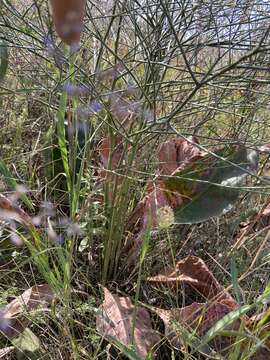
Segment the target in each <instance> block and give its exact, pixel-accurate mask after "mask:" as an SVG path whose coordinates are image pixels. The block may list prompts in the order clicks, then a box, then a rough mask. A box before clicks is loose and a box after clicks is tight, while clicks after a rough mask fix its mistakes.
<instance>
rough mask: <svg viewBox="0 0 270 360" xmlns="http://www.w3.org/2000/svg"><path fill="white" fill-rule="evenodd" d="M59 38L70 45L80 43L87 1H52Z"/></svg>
mask: <svg viewBox="0 0 270 360" xmlns="http://www.w3.org/2000/svg"><path fill="white" fill-rule="evenodd" d="M50 2H51V6H52V15H53V22H54V25H55V28H56V31H57V33H58V35H59V37H60V38H61V39H62V40H63V41H64V42H65V43H66V44H68V45H72V44H75V43H79V41H80V35H81V32H82V29H83V18H84V14H85V5H86V0H50Z"/></svg>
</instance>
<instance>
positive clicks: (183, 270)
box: [147, 256, 237, 310]
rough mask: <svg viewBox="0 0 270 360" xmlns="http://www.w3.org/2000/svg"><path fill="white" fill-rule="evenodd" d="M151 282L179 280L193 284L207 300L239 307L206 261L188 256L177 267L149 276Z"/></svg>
mask: <svg viewBox="0 0 270 360" xmlns="http://www.w3.org/2000/svg"><path fill="white" fill-rule="evenodd" d="M147 281H149V282H156V283H165V284H175V283H177V282H181V283H185V284H188V285H191V286H192V287H193V288H194V289H195V290H197V291H198V292H199V293H200V294H201V295H202V296H204V297H205V298H206V299H207V300H213V299H215V300H217V301H218V302H222V303H223V304H226V305H227V306H228V307H229V308H230V309H231V310H232V309H235V308H236V307H237V303H236V301H235V300H234V299H233V298H232V297H231V295H230V294H229V293H228V292H227V291H225V289H224V287H223V286H221V285H220V284H219V282H218V281H217V280H216V278H215V277H214V275H213V274H212V272H211V271H210V270H209V269H208V267H207V266H206V264H205V262H204V261H203V260H202V259H200V258H198V257H196V256H188V257H186V258H185V259H183V260H181V261H178V263H177V264H176V266H175V268H166V269H164V270H163V271H162V272H161V273H160V274H159V275H157V276H154V277H149V278H147Z"/></svg>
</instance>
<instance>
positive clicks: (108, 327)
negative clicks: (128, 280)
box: [96, 288, 160, 357]
mask: <svg viewBox="0 0 270 360" xmlns="http://www.w3.org/2000/svg"><path fill="white" fill-rule="evenodd" d="M100 310H101V311H102V315H98V316H97V319H96V328H97V331H98V332H99V333H100V334H101V335H102V336H104V337H105V338H106V337H107V338H108V337H109V336H113V337H115V338H116V339H117V340H119V341H120V342H121V343H123V344H124V345H126V346H129V345H131V344H132V328H133V317H134V310H135V308H134V305H133V304H132V302H131V300H130V299H129V298H128V297H119V296H117V295H114V294H112V293H111V292H110V291H109V290H108V289H106V288H104V302H103V304H102V305H101V306H100ZM136 311H137V314H136V324H135V329H134V347H135V350H136V352H137V354H138V355H139V356H143V357H145V356H146V355H147V354H148V353H149V351H151V349H152V348H153V347H154V346H155V345H156V344H157V343H158V342H159V341H160V337H159V335H158V334H157V332H156V331H154V330H153V328H152V325H151V319H150V315H149V313H148V311H147V310H145V309H144V308H142V307H138V308H137V310H136Z"/></svg>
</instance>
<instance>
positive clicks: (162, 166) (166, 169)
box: [126, 137, 206, 261]
mask: <svg viewBox="0 0 270 360" xmlns="http://www.w3.org/2000/svg"><path fill="white" fill-rule="evenodd" d="M194 143H195V144H196V143H197V140H196V139H195V138H192V139H191V140H190V141H188V140H184V139H183V138H180V137H179V138H175V139H171V140H169V141H166V142H164V143H162V144H161V145H160V148H159V152H158V158H159V171H160V175H172V174H173V173H174V172H175V171H176V170H180V169H184V168H185V166H187V165H188V164H190V163H192V162H194V161H196V160H198V159H200V158H202V157H204V156H205V155H206V153H204V152H202V151H201V150H199V148H198V147H197V146H196V145H193V144H194ZM189 200H190V198H189V197H187V196H183V195H181V194H179V193H178V192H175V191H171V190H169V189H168V188H167V187H166V186H165V184H164V182H163V181H162V180H161V179H160V177H158V179H157V181H155V182H151V183H149V185H148V189H147V195H146V196H145V197H144V199H143V200H142V201H140V202H139V204H138V205H137V207H136V208H135V209H134V211H133V212H132V213H131V215H130V216H129V220H128V226H127V228H126V230H127V231H128V232H130V233H131V232H132V231H133V233H134V229H132V228H131V227H130V224H137V231H135V233H134V236H133V237H131V238H130V239H129V241H128V243H127V246H126V249H127V252H128V258H129V261H132V260H133V259H134V258H136V255H137V252H138V249H139V248H140V246H141V242H142V238H143V234H144V232H145V229H146V228H147V226H149V223H150V222H151V226H152V227H153V228H157V227H159V226H160V227H169V226H170V225H172V224H173V222H174V214H173V209H174V208H176V207H180V206H181V205H183V204H184V202H186V201H189ZM164 220H165V221H164Z"/></svg>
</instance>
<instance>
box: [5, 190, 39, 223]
mask: <svg viewBox="0 0 270 360" xmlns="http://www.w3.org/2000/svg"><path fill="white" fill-rule="evenodd" d="M0 218H3V219H5V220H16V221H18V222H21V223H23V224H25V225H33V223H32V219H31V217H30V216H29V215H28V214H27V213H26V212H25V211H24V210H22V209H21V208H20V207H19V206H17V205H14V204H13V203H12V202H11V201H10V200H9V199H8V198H7V197H6V196H4V195H2V194H0Z"/></svg>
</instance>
